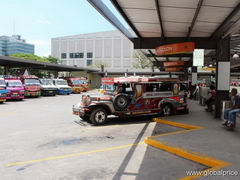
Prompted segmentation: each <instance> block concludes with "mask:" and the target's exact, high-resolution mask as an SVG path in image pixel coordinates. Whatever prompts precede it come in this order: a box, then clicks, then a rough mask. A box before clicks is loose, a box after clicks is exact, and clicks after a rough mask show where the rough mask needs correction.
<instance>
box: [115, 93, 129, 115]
mask: <svg viewBox="0 0 240 180" xmlns="http://www.w3.org/2000/svg"><path fill="white" fill-rule="evenodd" d="M128 104H129V99H128V98H127V97H126V96H125V95H122V94H120V95H118V96H116V98H115V99H114V106H115V108H116V109H117V110H120V111H123V110H124V109H126V108H127V106H128Z"/></svg>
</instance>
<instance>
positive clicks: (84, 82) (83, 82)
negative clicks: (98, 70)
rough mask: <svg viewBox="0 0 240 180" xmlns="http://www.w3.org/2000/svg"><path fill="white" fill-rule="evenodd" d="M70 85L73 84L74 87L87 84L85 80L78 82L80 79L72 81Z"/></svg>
mask: <svg viewBox="0 0 240 180" xmlns="http://www.w3.org/2000/svg"><path fill="white" fill-rule="evenodd" d="M72 83H73V84H74V85H78V84H87V81H86V80H80V79H74V80H72Z"/></svg>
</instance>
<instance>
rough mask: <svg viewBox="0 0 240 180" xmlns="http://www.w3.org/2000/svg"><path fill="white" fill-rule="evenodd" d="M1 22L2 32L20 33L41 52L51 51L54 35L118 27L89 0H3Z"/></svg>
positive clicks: (36, 50)
mask: <svg viewBox="0 0 240 180" xmlns="http://www.w3.org/2000/svg"><path fill="white" fill-rule="evenodd" d="M103 2H104V3H105V4H106V5H107V6H108V7H109V8H110V9H111V11H113V13H114V14H115V15H116V16H117V17H118V18H121V17H120V15H119V14H118V13H117V11H116V10H115V8H114V7H113V6H112V4H111V3H110V2H109V0H103ZM120 20H121V22H122V23H123V24H124V25H125V26H126V27H127V25H126V23H125V22H124V21H123V19H122V18H121V19H120ZM0 22H1V25H0V26H1V27H0V36H1V35H8V36H11V35H12V34H19V35H21V36H22V38H23V39H26V41H27V42H28V43H32V44H34V45H35V54H36V55H40V56H48V55H50V54H51V38H54V37H60V36H68V35H75V34H84V33H91V32H100V31H108V30H115V29H116V28H115V27H113V26H112V25H111V24H110V23H109V22H108V21H107V20H106V19H105V18H104V17H102V15H100V14H99V13H98V12H97V11H96V10H95V9H94V8H93V7H92V6H91V5H90V4H89V3H88V2H87V0H7V1H6V0H0Z"/></svg>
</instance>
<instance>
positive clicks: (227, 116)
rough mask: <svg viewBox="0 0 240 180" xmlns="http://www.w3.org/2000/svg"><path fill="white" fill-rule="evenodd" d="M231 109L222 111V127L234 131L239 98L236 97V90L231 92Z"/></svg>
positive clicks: (239, 110)
mask: <svg viewBox="0 0 240 180" xmlns="http://www.w3.org/2000/svg"><path fill="white" fill-rule="evenodd" d="M231 105H232V108H231V109H227V110H225V111H224V122H223V124H222V125H224V126H228V128H229V129H231V130H232V129H234V128H235V124H236V114H237V113H240V97H239V96H237V89H236V88H233V89H232V90H231Z"/></svg>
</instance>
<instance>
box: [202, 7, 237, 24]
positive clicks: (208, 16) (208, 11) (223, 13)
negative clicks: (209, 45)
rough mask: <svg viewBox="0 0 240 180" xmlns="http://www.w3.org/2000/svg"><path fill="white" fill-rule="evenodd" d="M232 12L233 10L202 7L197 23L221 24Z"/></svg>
mask: <svg viewBox="0 0 240 180" xmlns="http://www.w3.org/2000/svg"><path fill="white" fill-rule="evenodd" d="M232 10H233V8H218V7H209V6H203V7H202V8H201V10H200V12H199V15H198V18H197V21H209V22H215V23H221V22H223V20H224V19H225V18H226V17H227V16H228V15H229V14H230V13H231V12H232Z"/></svg>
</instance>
